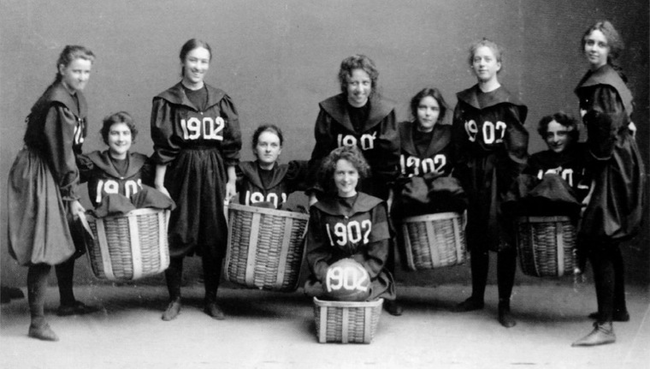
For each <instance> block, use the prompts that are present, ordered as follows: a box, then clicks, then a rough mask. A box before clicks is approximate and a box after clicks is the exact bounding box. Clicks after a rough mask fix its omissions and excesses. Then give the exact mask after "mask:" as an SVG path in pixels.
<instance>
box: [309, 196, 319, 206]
mask: <svg viewBox="0 0 650 369" xmlns="http://www.w3.org/2000/svg"><path fill="white" fill-rule="evenodd" d="M317 202H318V198H316V195H314V194H311V195H309V206H312V205H314V204H315V203H317Z"/></svg>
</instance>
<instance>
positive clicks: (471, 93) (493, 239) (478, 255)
mask: <svg viewBox="0 0 650 369" xmlns="http://www.w3.org/2000/svg"><path fill="white" fill-rule="evenodd" d="M502 53H503V52H502V49H501V48H500V47H499V46H498V45H497V44H496V43H494V42H492V41H490V40H487V39H483V40H481V41H478V42H476V43H474V44H473V45H472V46H471V47H470V50H469V65H470V67H471V68H472V71H473V72H474V75H475V76H476V78H477V84H476V85H474V86H472V87H470V88H468V89H466V90H464V91H461V92H459V93H458V94H457V97H458V104H457V105H456V109H455V110H454V123H453V124H454V139H453V143H454V145H456V150H455V151H456V158H457V162H456V165H457V166H456V175H457V176H458V178H459V179H460V180H461V183H462V185H463V188H464V189H465V191H466V192H467V194H468V199H469V207H468V209H467V216H468V220H467V230H466V232H467V246H468V248H469V251H470V255H471V264H470V267H471V270H472V295H471V296H470V297H469V298H468V299H467V300H465V301H464V302H462V303H460V304H459V305H458V306H457V307H456V310H457V311H471V310H478V309H482V308H483V303H484V300H483V297H484V296H483V295H484V294H485V286H486V284H487V275H488V266H489V251H490V250H491V251H497V280H498V285H499V317H498V319H499V322H500V323H501V325H503V326H504V327H507V328H509V327H512V326H514V325H515V324H516V322H515V320H514V319H513V318H512V315H511V314H510V296H511V294H512V287H513V284H514V278H515V271H516V267H517V264H516V261H517V260H516V250H515V247H514V245H513V242H512V240H511V239H510V238H511V236H512V232H511V230H509V229H508V221H507V220H506V219H504V217H503V214H502V213H501V203H502V200H503V198H504V196H505V195H506V193H507V191H508V189H509V188H510V185H511V183H513V181H514V180H515V179H516V178H517V176H518V175H519V174H521V173H522V171H523V169H524V167H525V166H526V160H527V156H528V153H527V151H528V132H527V131H526V128H525V127H524V121H525V120H526V115H527V113H528V108H527V107H526V106H525V105H524V104H523V103H521V102H520V101H519V100H518V99H517V98H516V97H515V95H513V94H511V93H510V92H509V91H508V90H506V88H505V87H503V86H502V85H501V83H500V82H499V79H498V74H499V72H500V71H501V70H502V64H501V63H502Z"/></svg>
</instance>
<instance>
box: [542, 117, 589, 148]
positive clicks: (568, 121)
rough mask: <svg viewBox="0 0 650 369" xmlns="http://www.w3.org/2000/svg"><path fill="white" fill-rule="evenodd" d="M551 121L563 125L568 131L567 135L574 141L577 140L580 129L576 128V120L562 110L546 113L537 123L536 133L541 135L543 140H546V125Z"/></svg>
mask: <svg viewBox="0 0 650 369" xmlns="http://www.w3.org/2000/svg"><path fill="white" fill-rule="evenodd" d="M552 121H556V122H558V123H560V124H561V125H563V126H565V127H566V128H567V129H569V130H570V131H569V132H568V134H569V137H571V138H572V140H573V141H574V142H578V139H579V138H580V130H579V129H578V121H577V120H576V119H575V118H573V117H572V116H571V115H569V114H566V113H564V112H562V111H560V112H557V113H555V114H553V115H547V116H545V117H543V118H542V119H541V120H540V121H539V124H537V133H539V135H540V136H541V137H542V139H543V140H546V133H547V132H548V125H549V123H551V122H552Z"/></svg>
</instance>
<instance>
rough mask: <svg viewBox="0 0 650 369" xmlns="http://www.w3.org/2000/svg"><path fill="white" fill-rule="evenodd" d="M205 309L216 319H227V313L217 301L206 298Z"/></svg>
mask: <svg viewBox="0 0 650 369" xmlns="http://www.w3.org/2000/svg"><path fill="white" fill-rule="evenodd" d="M203 311H204V312H205V313H206V314H208V315H209V316H211V317H212V318H213V319H216V320H224V319H226V315H225V314H224V313H223V310H221V308H220V307H219V305H218V304H217V302H216V301H209V300H206V302H205V307H204V308H203Z"/></svg>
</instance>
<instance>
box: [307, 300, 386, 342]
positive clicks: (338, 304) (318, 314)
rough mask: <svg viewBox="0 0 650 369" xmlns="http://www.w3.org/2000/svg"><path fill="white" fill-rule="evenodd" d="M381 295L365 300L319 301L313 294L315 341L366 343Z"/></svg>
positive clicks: (375, 321) (375, 322)
mask: <svg viewBox="0 0 650 369" xmlns="http://www.w3.org/2000/svg"><path fill="white" fill-rule="evenodd" d="M383 302H384V299H378V300H375V301H368V302H351V301H323V300H319V299H318V298H316V297H314V319H315V321H316V336H317V337H318V342H320V343H326V342H337V343H370V342H371V341H372V339H373V337H374V336H375V332H376V330H377V325H378V324H379V317H380V316H381V308H382V304H383Z"/></svg>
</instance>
